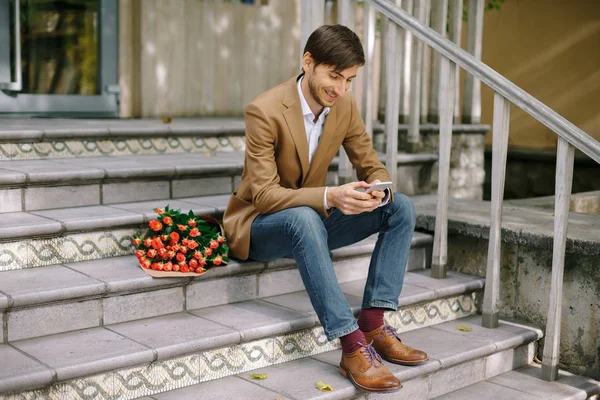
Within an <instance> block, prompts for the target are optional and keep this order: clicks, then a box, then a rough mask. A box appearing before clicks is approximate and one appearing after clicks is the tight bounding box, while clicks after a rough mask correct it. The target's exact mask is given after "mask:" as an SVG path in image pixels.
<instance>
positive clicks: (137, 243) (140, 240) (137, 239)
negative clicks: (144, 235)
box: [133, 237, 142, 246]
mask: <svg viewBox="0 0 600 400" xmlns="http://www.w3.org/2000/svg"><path fill="white" fill-rule="evenodd" d="M140 243H142V239H140V238H139V237H136V238H134V239H133V244H134V245H136V246H139V245H140Z"/></svg>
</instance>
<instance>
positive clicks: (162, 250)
mask: <svg viewBox="0 0 600 400" xmlns="http://www.w3.org/2000/svg"><path fill="white" fill-rule="evenodd" d="M157 253H158V256H159V257H160V258H164V257H165V256H166V255H167V249H165V248H164V247H161V248H160V249H158V251H157Z"/></svg>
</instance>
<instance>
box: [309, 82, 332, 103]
mask: <svg viewBox="0 0 600 400" xmlns="http://www.w3.org/2000/svg"><path fill="white" fill-rule="evenodd" d="M308 91H309V92H310V95H311V96H312V97H313V99H315V101H316V102H317V103H318V104H319V105H320V106H321V107H331V106H332V104H324V101H323V100H322V99H321V97H319V93H318V91H317V84H316V82H315V77H314V75H312V76H311V77H310V78H308Z"/></svg>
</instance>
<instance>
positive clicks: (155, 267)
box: [152, 262, 158, 271]
mask: <svg viewBox="0 0 600 400" xmlns="http://www.w3.org/2000/svg"><path fill="white" fill-rule="evenodd" d="M152 269H153V270H155V271H158V263H155V262H154V263H152Z"/></svg>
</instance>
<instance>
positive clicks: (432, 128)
mask: <svg viewBox="0 0 600 400" xmlns="http://www.w3.org/2000/svg"><path fill="white" fill-rule="evenodd" d="M408 126H409V125H408V124H399V125H398V132H399V133H406V132H408ZM490 129H492V127H491V126H490V125H485V124H454V125H452V133H473V134H485V133H487V132H488V131H489V130H490ZM419 130H420V131H421V132H423V133H439V131H440V125H439V124H431V123H427V124H420V125H419ZM384 132H385V125H384V124H382V123H380V122H376V123H375V124H373V133H384Z"/></svg>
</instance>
